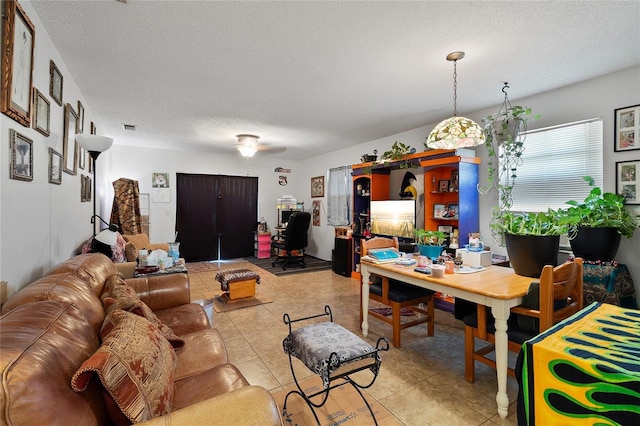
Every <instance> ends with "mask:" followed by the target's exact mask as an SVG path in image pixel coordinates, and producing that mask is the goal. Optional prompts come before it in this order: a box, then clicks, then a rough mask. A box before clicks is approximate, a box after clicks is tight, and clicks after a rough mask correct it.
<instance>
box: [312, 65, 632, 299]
mask: <svg viewBox="0 0 640 426" xmlns="http://www.w3.org/2000/svg"><path fill="white" fill-rule="evenodd" d="M500 89H501V87H498V86H496V105H495V107H492V108H488V109H485V110H482V111H476V112H473V113H464V115H465V116H467V117H469V118H471V119H473V120H476V121H477V122H480V121H481V119H482V118H483V117H486V116H487V115H489V114H493V113H495V112H497V111H498V109H499V107H500V104H501V103H502V100H503V95H502V92H501V91H500ZM516 89H517V88H515V87H514V88H513V89H512V90H511V93H512V94H515V93H517V90H516ZM462 96H464V94H462ZM510 101H511V103H512V104H513V105H516V104H518V105H527V106H530V107H531V108H532V109H533V111H534V113H535V114H540V115H541V117H540V119H539V120H536V121H535V122H533V123H531V124H530V126H529V128H530V129H536V128H542V127H548V126H552V125H556V124H562V123H569V122H572V121H578V120H583V119H588V118H594V117H600V118H602V119H603V134H604V170H603V171H604V188H603V189H604V190H605V191H610V192H615V163H616V161H627V160H636V159H638V158H640V151H627V152H614V151H613V134H614V132H613V127H614V119H613V115H614V110H615V109H616V108H622V107H626V106H629V105H637V104H640V67H634V68H630V69H627V70H623V71H620V72H616V73H612V74H609V75H605V76H602V77H599V78H595V79H592V80H588V81H585V82H582V83H578V84H575V85H572V86H568V87H564V88H560V89H557V90H553V91H550V92H546V93H541V94H539V95H536V96H531V97H527V98H523V99H517V98H511V97H510ZM436 124H437V123H432V124H430V125H427V126H424V127H420V128H417V129H413V130H409V131H406V132H402V133H398V134H395V135H391V136H388V137H384V138H380V139H377V140H374V141H370V142H367V143H364V144H361V145H357V146H355V147H348V148H345V149H342V150H340V151H336V152H332V153H330V154H326V155H323V156H320V157H315V158H313V159H310V160H307V161H306V164H305V165H304V166H303V167H301V170H303V171H304V172H305V173H306V175H307V177H311V176H313V175H315V174H320V173H322V172H323V170H324V169H329V168H331V167H338V166H341V165H345V164H348V163H349V161H350V162H351V163H359V162H360V156H361V155H362V154H365V153H369V154H371V153H372V152H373V150H374V149H377V150H378V154H380V153H382V152H383V151H386V150H388V149H389V148H390V147H391V145H392V144H393V142H394V141H396V140H397V141H400V142H403V143H405V144H408V145H410V146H412V147H414V148H416V149H417V150H420V149H423V147H424V145H423V141H424V139H425V137H426V136H427V135H428V134H429V132H430V131H431V129H433V127H434V126H435V125H436ZM475 151H476V155H477V156H478V157H480V158H481V159H482V164H481V165H480V182H481V183H482V182H485V181H486V178H487V169H486V161H487V154H486V150H485V149H484V147H482V146H481V147H477V148H475ZM300 180H301V181H304V180H305V176H300ZM495 205H496V202H495V200H493V199H490V198H488V197H484V196H481V197H480V224H481V225H480V227H481V229H480V232H481V234H482V235H483V236H484V238H485V242H487V243H488V244H490V245H491V246H492V248H493V250H494V251H495V252H496V253H500V254H506V250H505V249H504V248H503V247H499V246H497V245H496V244H495V241H492V237H491V231H490V229H489V220H490V218H491V209H492V208H493V207H494V206H495ZM323 224H326V221H323ZM315 236H316V238H321V240H319V241H317V246H318V251H317V252H316V253H315V254H314V255H316V256H318V257H321V258H324V259H327V258H329V257H330V255H331V249H332V248H333V228H331V227H329V226H326V225H325V226H324V227H321V228H320V229H316V230H315ZM616 259H617V260H618V261H619V262H620V263H624V264H626V265H627V266H628V268H629V270H630V272H631V276H632V277H633V279H634V284H635V287H636V294H637V295H638V298H639V299H640V230H639V231H638V232H636V233H635V235H634V237H633V238H631V239H626V238H622V241H621V243H620V249H619V251H618V254H617V256H616Z"/></svg>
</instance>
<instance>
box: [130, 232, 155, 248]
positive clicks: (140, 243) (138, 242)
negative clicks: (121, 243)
mask: <svg viewBox="0 0 640 426" xmlns="http://www.w3.org/2000/svg"><path fill="white" fill-rule="evenodd" d="M124 239H125V241H127V242H130V243H132V244H133V245H134V246H135V247H136V248H137V249H138V250H143V249H147V250H151V241H149V236H148V235H147V234H125V235H124Z"/></svg>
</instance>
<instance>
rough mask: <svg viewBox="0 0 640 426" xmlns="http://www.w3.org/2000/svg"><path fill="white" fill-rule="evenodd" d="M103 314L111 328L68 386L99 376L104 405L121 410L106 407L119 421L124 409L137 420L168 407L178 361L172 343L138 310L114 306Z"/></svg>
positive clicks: (84, 384) (130, 418)
mask: <svg viewBox="0 0 640 426" xmlns="http://www.w3.org/2000/svg"><path fill="white" fill-rule="evenodd" d="M107 317H108V318H109V321H110V322H111V323H113V324H114V328H113V329H112V330H111V332H110V333H109V334H108V335H107V336H106V337H105V339H104V341H103V343H102V345H101V346H100V348H98V350H97V351H96V352H95V353H94V354H93V355H92V356H91V357H90V358H89V359H88V360H86V361H85V362H83V363H82V365H81V366H80V368H79V369H78V371H76V373H75V374H74V375H73V377H72V379H71V387H72V388H73V390H74V391H75V392H82V391H84V390H85V389H86V388H87V386H88V384H89V382H90V380H91V379H93V378H98V379H99V380H100V383H101V384H102V386H103V387H104V389H105V391H106V392H105V393H104V395H105V400H106V401H105V403H106V405H107V407H118V408H119V410H120V412H121V413H116V412H111V411H110V412H109V415H110V416H111V419H112V420H113V421H114V422H116V423H121V421H122V415H124V416H125V417H126V419H128V421H130V422H133V423H137V422H142V421H145V420H149V419H152V418H154V417H157V416H162V415H165V414H168V413H170V412H171V404H172V401H173V373H174V371H175V368H176V365H177V355H176V354H175V352H174V350H173V348H172V347H171V345H170V344H169V342H168V341H167V339H165V338H164V336H162V333H160V331H159V330H158V329H157V328H156V327H155V326H154V325H153V324H152V323H150V322H149V321H147V320H146V319H145V318H143V317H141V316H138V315H136V314H133V313H130V312H126V311H123V310H119V309H118V310H114V311H113V312H111V313H109V314H108V315H107Z"/></svg>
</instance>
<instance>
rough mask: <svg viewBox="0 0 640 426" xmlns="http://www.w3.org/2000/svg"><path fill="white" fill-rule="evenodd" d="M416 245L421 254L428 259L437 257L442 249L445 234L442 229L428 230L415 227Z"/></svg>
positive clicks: (445, 237)
mask: <svg viewBox="0 0 640 426" xmlns="http://www.w3.org/2000/svg"><path fill="white" fill-rule="evenodd" d="M414 234H415V237H416V245H417V246H418V250H419V251H420V254H421V255H422V256H427V257H428V258H429V259H433V258H437V257H438V256H440V253H442V250H443V249H444V242H445V240H446V239H447V235H446V234H445V233H444V232H442V231H429V230H426V229H422V228H421V229H416V230H415V231H414Z"/></svg>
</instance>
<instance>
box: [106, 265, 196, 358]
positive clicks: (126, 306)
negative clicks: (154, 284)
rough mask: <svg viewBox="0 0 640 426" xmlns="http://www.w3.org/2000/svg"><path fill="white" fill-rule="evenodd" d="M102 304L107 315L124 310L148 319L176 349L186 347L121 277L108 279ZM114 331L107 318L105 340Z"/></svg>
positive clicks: (114, 276) (116, 276) (115, 276)
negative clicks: (117, 310) (116, 310)
mask: <svg viewBox="0 0 640 426" xmlns="http://www.w3.org/2000/svg"><path fill="white" fill-rule="evenodd" d="M102 303H103V305H104V308H105V310H106V312H107V313H109V312H112V311H113V310H115V309H122V310H124V311H129V312H133V313H134V314H136V315H140V316H142V317H144V318H146V319H147V320H148V321H150V322H151V323H152V324H154V325H155V326H156V327H157V328H158V329H159V330H160V331H161V332H162V335H163V336H164V337H165V338H166V339H167V340H168V341H169V343H171V345H172V346H173V347H174V348H181V347H183V346H184V340H182V339H181V338H179V337H178V336H176V334H175V333H174V332H173V330H171V328H170V327H168V326H167V325H165V324H163V323H162V321H160V320H159V319H158V317H157V316H156V315H155V314H154V313H153V311H152V310H151V309H150V308H149V307H148V306H147V305H146V304H145V303H144V302H143V301H142V300H140V298H139V297H138V295H137V294H136V292H135V291H134V290H133V289H132V288H131V287H129V286H128V285H127V283H126V282H125V281H124V280H123V279H122V277H120V276H119V275H113V276H111V277H109V278H108V279H107V282H106V284H105V292H104V293H103V295H102ZM112 329H113V324H111V322H110V321H109V318H108V317H107V318H106V319H105V321H104V323H103V325H102V329H101V330H100V335H101V336H102V337H103V338H104V336H106V335H107V334H108V333H109V332H110V331H111V330H112Z"/></svg>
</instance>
